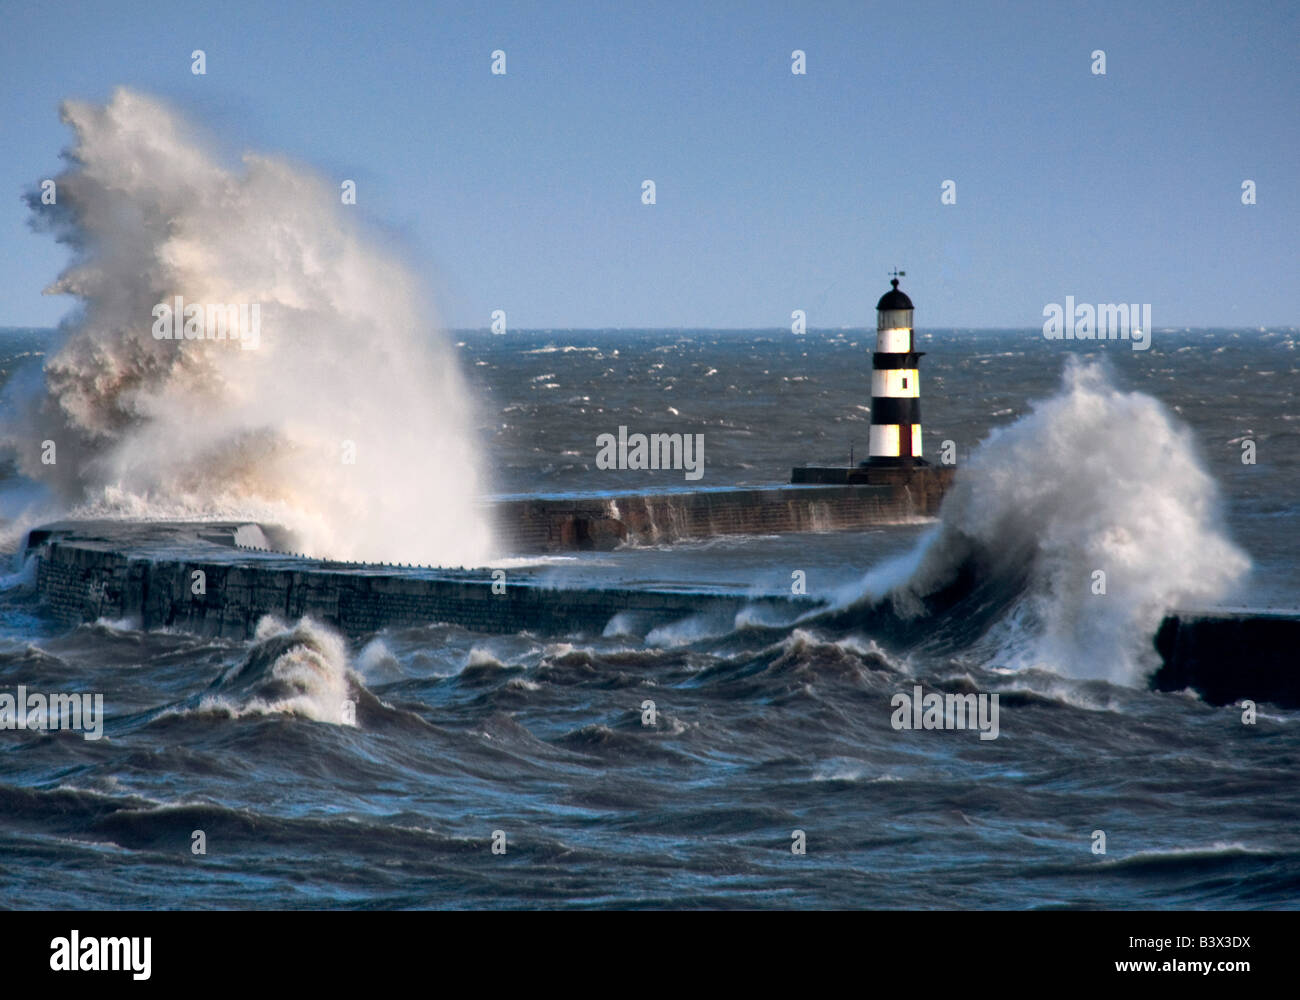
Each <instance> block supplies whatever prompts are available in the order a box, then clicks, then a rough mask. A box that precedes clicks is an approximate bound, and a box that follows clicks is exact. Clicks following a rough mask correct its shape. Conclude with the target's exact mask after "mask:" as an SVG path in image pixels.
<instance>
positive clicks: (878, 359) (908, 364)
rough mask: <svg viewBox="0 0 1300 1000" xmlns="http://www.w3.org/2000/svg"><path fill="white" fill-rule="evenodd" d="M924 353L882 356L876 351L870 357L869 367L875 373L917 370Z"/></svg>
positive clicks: (913, 352)
mask: <svg viewBox="0 0 1300 1000" xmlns="http://www.w3.org/2000/svg"><path fill="white" fill-rule="evenodd" d="M924 353H925V351H912V352H911V353H910V354H882V353H881V352H880V351H876V352H875V353H874V354H872V355H871V367H872V368H873V369H875V370H876V371H896V370H897V369H899V368H909V369H910V368H919V367H920V360H921V355H923V354H924Z"/></svg>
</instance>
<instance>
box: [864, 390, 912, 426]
mask: <svg viewBox="0 0 1300 1000" xmlns="http://www.w3.org/2000/svg"><path fill="white" fill-rule="evenodd" d="M871 422H872V423H873V424H919V423H920V422H921V401H920V400H919V399H917V398H916V397H915V396H877V397H876V398H875V399H873V400H872V401H871Z"/></svg>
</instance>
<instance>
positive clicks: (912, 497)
mask: <svg viewBox="0 0 1300 1000" xmlns="http://www.w3.org/2000/svg"><path fill="white" fill-rule="evenodd" d="M905 273H906V272H904V271H894V272H893V275H892V277H893V280H892V281H891V282H890V283H889V284H890V290H889V291H887V292H886V293H885V294H884V295H882V296H881V297H880V301H879V302H877V303H876V343H875V350H874V351H872V353H871V429H870V431H869V432H868V433H869V438H868V455H867V460H866V461H865V462H857V463H855V462H854V457H853V449H852V441H850V442H848V447H847V448H846V449H845V450H846V451H848V452H849V455H848V456H847V457H848V460H849V464H848V465H809V464H807V463H805V464H803V465H801V466H796V467H795V468H793V469H791V470H790V482H791V483H792V484H794V485H797V486H848V487H852V488H853V489H852V492H851V494H850V495H851V497H852V499H848V498H847V497H846V498H843V500H842V501H841V499H837V500H836V501H834V502H844V503H846V504H848V506H849V507H850V508H852V507H853V505H854V504H855V503H856V504H859V505H860V506H861V510H860V511H859V513H860V514H861V516H862V517H863V518H864V520H863V522H862V523H864V524H865V523H875V522H872V521H871V520H870V518H871V517H874V516H876V515H875V514H870V513H868V511H877V512H879V511H880V510H887V511H888V514H887V516H889V517H895V516H907V515H921V516H926V517H929V516H933V515H934V514H935V513H937V512H938V510H939V504H940V503H941V502H942V500H943V495H944V493H945V492H946V491H947V490H948V487H949V486H951V485H952V481H953V475H954V473H955V472H956V468H955V467H954V466H953V464H952V462H951V460H950V456H949V455H947V454H946V453H945V454H944V455H943V456H942V458H943V461H941V462H940V463H939V464H938V465H931V464H930V463H929V462H927V461H926V460H925V459H924V458H922V457H921V376H920V371H919V369H920V363H921V354H922V352H921V351H918V350H916V339H915V336H914V334H913V332H912V300H911V299H909V298H908V297H907V293H906V292H904V291H902V290H901V289H900V288H899V287H898V279H899V278H902V277H904V276H905ZM846 402H848V401H847V400H846ZM858 426H859V427H860V426H861V425H860V424H859V425H858ZM858 454H861V452H858ZM828 502H830V501H828ZM880 504H883V505H884V507H877V506H876V505H880ZM845 516H846V517H850V516H851V515H845Z"/></svg>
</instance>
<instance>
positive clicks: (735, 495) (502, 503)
mask: <svg viewBox="0 0 1300 1000" xmlns="http://www.w3.org/2000/svg"><path fill="white" fill-rule="evenodd" d="M890 471H891V472H894V471H897V470H890ZM951 472H952V470H951V469H937V468H930V469H926V470H918V471H917V472H915V473H913V474H912V475H910V476H902V475H894V476H892V477H885V478H882V480H881V481H880V482H874V481H873V482H871V483H861V484H853V485H840V486H821V485H807V486H779V487H771V488H766V489H764V488H755V489H717V490H693V491H682V492H663V493H631V492H629V493H605V494H587V495H583V494H573V495H567V496H566V495H556V496H541V497H505V498H499V499H497V500H495V501H493V503H492V505H491V509H492V518H493V523H494V526H495V529H496V533H497V539H498V541H499V542H500V544H501V545H503V546H504V547H505V548H507V549H509V550H510V551H513V552H519V553H528V552H554V551H561V550H564V549H610V548H614V547H615V546H616V545H618V544H620V543H632V544H657V543H662V542H677V541H683V540H686V539H693V538H712V537H714V536H716V535H735V534H748V535H764V534H786V533H790V532H800V531H851V530H861V529H863V528H870V527H875V526H878V525H882V524H898V523H902V522H905V521H908V520H910V519H913V518H920V517H933V516H934V515H935V514H937V513H938V510H939V503H940V501H941V500H942V498H943V493H944V490H945V489H946V488H947V484H948V483H949V482H950V481H951Z"/></svg>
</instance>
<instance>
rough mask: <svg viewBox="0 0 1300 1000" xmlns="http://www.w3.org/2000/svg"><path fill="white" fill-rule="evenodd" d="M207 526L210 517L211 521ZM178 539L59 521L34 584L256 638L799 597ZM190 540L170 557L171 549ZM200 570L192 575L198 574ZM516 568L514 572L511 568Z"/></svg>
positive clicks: (649, 615)
mask: <svg viewBox="0 0 1300 1000" xmlns="http://www.w3.org/2000/svg"><path fill="white" fill-rule="evenodd" d="M210 527H211V526H209V528H210ZM226 527H227V528H228V529H229V538H230V539H231V541H230V543H229V544H224V545H223V544H221V543H219V542H212V541H205V540H203V539H199V538H194V539H190V540H189V541H188V544H187V542H186V539H184V538H183V537H179V538H178V537H172V538H170V539H168V541H167V543H166V545H165V548H169V549H172V550H173V551H172V553H171V554H167V553H161V554H159V553H151V552H149V551H148V548H149V546H148V545H143V544H141V542H140V539H139V538H138V537H137V538H134V539H133V538H131V537H122V538H119V539H116V540H115V538H114V532H113V531H112V530H111V529H110V530H107V531H106V530H104V529H103V528H102V527H101V528H99V529H98V530H95V531H89V532H88V531H85V530H83V529H79V528H78V527H76V526H72V527H66V526H55V527H53V528H46V529H42V530H41V531H40V532H33V533H32V537H31V540H30V541H29V553H30V554H31V555H32V556H34V557H35V558H36V560H37V566H36V587H37V592H38V593H39V595H40V597H41V600H42V602H43V604H44V605H45V607H46V608H47V610H48V612H49V613H50V614H51V615H52V616H53V617H55V618H56V619H57V620H59V621H63V622H66V623H68V624H70V625H71V624H78V623H81V622H86V621H95V620H98V619H101V618H103V619H108V620H117V619H125V620H130V621H132V622H133V623H137V624H138V625H139V626H140V627H143V628H160V627H174V628H180V629H184V630H186V631H191V632H197V633H201V634H215V635H223V636H228V637H232V638H246V637H248V636H251V635H252V634H253V632H254V630H255V629H256V627H257V623H258V621H259V620H260V619H261V618H262V617H263V616H264V615H267V614H273V615H278V616H281V617H283V618H286V619H288V620H296V619H297V618H299V617H301V616H303V615H310V616H312V617H314V618H316V619H318V620H320V621H323V622H325V623H327V624H329V625H331V626H333V627H334V628H336V629H338V630H340V631H341V632H343V633H344V634H346V635H349V636H359V635H365V634H367V633H370V632H373V631H375V630H377V629H381V628H385V627H392V626H403V625H424V624H428V623H431V622H445V623H449V624H454V625H460V626H463V627H465V628H468V629H474V630H479V631H487V632H501V631H508V632H514V631H523V630H529V631H537V632H543V633H552V634H555V633H560V634H564V633H572V632H585V633H592V632H595V633H601V632H603V631H605V630H606V628H607V627H608V626H609V625H610V622H611V620H612V619H613V618H614V617H615V616H616V615H619V614H623V615H625V616H634V617H635V619H636V625H637V627H638V628H639V629H642V630H644V629H647V628H651V627H655V626H658V625H665V624H669V623H672V622H676V621H680V620H683V619H687V618H692V617H697V616H700V615H707V616H714V617H717V618H719V620H730V619H731V618H734V615H735V613H736V612H737V611H739V610H740V609H741V608H742V607H743V606H746V605H751V606H752V605H754V604H757V605H761V606H769V607H772V608H777V607H778V606H779V607H781V608H784V609H786V610H788V611H790V616H791V617H793V615H794V614H795V613H797V610H798V609H797V607H796V605H798V604H799V603H800V602H798V601H796V600H795V599H784V598H764V599H759V600H757V601H750V600H747V599H745V598H742V597H737V596H732V595H723V594H698V593H692V594H680V593H675V592H672V591H656V590H629V589H562V588H553V587H547V586H545V585H543V584H542V583H540V582H538V581H536V580H532V579H528V578H527V577H526V576H524V577H523V578H522V579H513V578H507V579H503V580H497V581H494V580H493V578H492V575H491V572H492V571H491V570H487V569H484V570H477V571H475V570H461V571H446V570H431V569H424V568H418V567H384V566H372V565H362V564H350V563H328V562H321V561H318V560H312V559H307V558H301V557H292V556H285V555H283V554H279V553H259V552H250V551H247V550H244V549H240V548H237V547H235V545H234V543H233V538H234V533H235V529H236V528H237V527H238V526H236V525H229V526H226ZM178 547H179V548H182V549H187V550H188V551H186V552H185V553H184V554H176V553H175V549H176V548H178ZM196 574H197V575H196ZM512 576H513V577H517V576H519V574H512Z"/></svg>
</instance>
